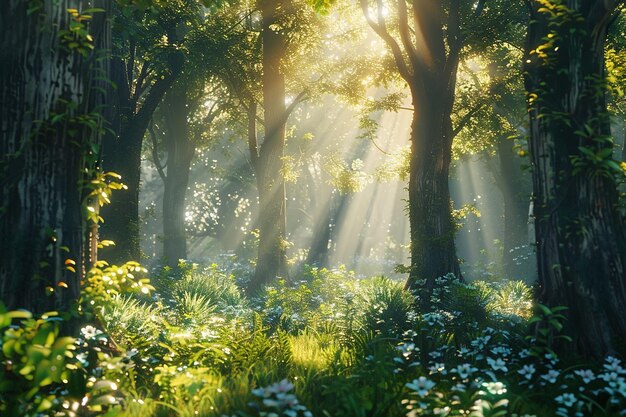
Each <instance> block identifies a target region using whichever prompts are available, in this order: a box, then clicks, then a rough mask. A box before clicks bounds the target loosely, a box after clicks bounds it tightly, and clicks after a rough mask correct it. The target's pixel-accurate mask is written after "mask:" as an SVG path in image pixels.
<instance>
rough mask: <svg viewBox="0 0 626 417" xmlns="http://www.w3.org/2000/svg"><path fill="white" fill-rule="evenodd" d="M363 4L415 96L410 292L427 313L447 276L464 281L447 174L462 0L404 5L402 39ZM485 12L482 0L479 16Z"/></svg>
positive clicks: (364, 1)
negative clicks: (432, 296) (438, 281)
mask: <svg viewBox="0 0 626 417" xmlns="http://www.w3.org/2000/svg"><path fill="white" fill-rule="evenodd" d="M360 3H361V8H362V10H363V13H364V15H365V18H366V20H367V22H368V24H369V25H370V27H371V28H372V29H373V30H374V31H375V32H376V33H377V34H378V36H380V37H381V39H383V40H384V41H385V43H386V44H387V45H388V47H389V48H390V49H391V52H392V53H393V57H394V61H395V63H396V66H397V68H398V72H399V74H400V76H401V77H402V78H403V79H404V80H405V81H406V83H407V85H408V86H409V88H410V90H411V99H412V103H413V120H412V123H411V159H410V168H409V169H410V174H409V223H410V228H411V269H410V273H409V278H408V280H407V283H406V287H407V288H408V289H412V290H419V291H421V293H422V297H421V300H422V304H423V305H422V307H423V308H428V300H429V299H430V295H429V294H430V292H431V291H432V289H433V288H434V286H435V281H436V279H437V278H438V277H441V276H443V275H446V274H448V273H452V274H455V275H457V276H459V277H460V269H459V262H458V259H457V257H456V248H455V244H454V235H455V224H454V221H453V219H452V213H451V202H450V189H449V185H448V174H449V171H450V161H451V149H452V140H453V139H454V136H455V135H456V133H458V132H457V131H456V130H455V129H453V128H452V121H451V115H452V108H453V105H454V100H455V94H456V75H457V71H458V66H459V54H460V52H461V49H462V48H463V46H464V41H465V35H464V34H463V33H462V31H461V15H460V13H461V9H460V7H461V2H458V1H455V2H450V4H449V5H448V6H447V7H446V5H445V4H444V3H443V2H440V1H438V0H420V1H418V0H413V1H412V2H409V4H410V5H411V7H410V10H409V7H407V2H406V1H404V0H398V1H397V3H396V4H395V8H396V9H397V22H396V23H397V27H398V31H399V38H400V40H399V41H398V40H396V39H395V38H394V37H393V35H392V34H391V33H390V32H389V30H388V25H387V22H386V19H388V18H387V17H386V16H385V13H384V9H383V7H382V6H381V4H382V3H380V2H376V3H375V6H374V7H373V8H372V7H370V2H369V1H368V0H360ZM373 10H375V12H373ZM482 10H483V7H482V2H480V7H477V8H476V10H474V14H475V17H478V16H479V15H480V14H481V13H482ZM409 15H412V16H411V17H412V19H409ZM411 21H412V23H411ZM411 24H413V27H411ZM416 33H419V36H416V35H414V34H416Z"/></svg>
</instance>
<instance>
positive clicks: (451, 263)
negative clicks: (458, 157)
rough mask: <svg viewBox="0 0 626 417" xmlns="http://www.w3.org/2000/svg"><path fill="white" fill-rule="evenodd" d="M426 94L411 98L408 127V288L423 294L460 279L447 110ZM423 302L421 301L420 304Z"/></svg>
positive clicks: (436, 93) (435, 95) (434, 94)
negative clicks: (442, 281)
mask: <svg viewBox="0 0 626 417" xmlns="http://www.w3.org/2000/svg"><path fill="white" fill-rule="evenodd" d="M444 85H445V84H444ZM444 91H445V90H444ZM426 92H427V93H426V94H424V93H420V92H415V91H414V93H413V106H414V108H415V109H416V111H415V112H414V113H413V121H412V125H411V128H412V130H411V159H410V174H409V223H410V228H411V271H410V275H409V280H408V281H407V287H409V288H412V289H418V288H419V289H424V290H426V294H429V293H430V292H431V291H432V289H433V288H434V285H435V279H436V278H438V277H441V276H444V275H446V274H448V273H452V274H455V275H456V276H460V270H459V262H458V259H457V256H456V248H455V243H454V237H455V233H456V226H455V223H454V220H453V218H452V214H451V201H450V189H449V185H448V177H449V172H450V162H451V159H452V122H451V119H450V114H451V107H449V106H446V105H445V103H443V102H442V100H441V99H440V98H438V96H439V95H440V92H439V91H428V90H427V91H426ZM417 109H419V110H417ZM420 281H422V283H421V284H420ZM427 299H428V296H427V295H425V296H424V297H423V300H422V301H424V302H426V301H427Z"/></svg>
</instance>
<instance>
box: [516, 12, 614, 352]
mask: <svg viewBox="0 0 626 417" xmlns="http://www.w3.org/2000/svg"><path fill="white" fill-rule="evenodd" d="M616 3H617V2H606V1H600V0H576V1H575V0H564V1H562V2H559V4H562V5H563V6H566V7H567V9H566V10H563V9H561V10H559V11H558V13H557V14H556V15H550V14H549V13H546V12H543V11H542V10H545V9H542V7H543V5H541V4H540V3H539V2H537V1H530V0H529V2H528V4H529V8H530V11H531V21H530V26H529V31H528V37H527V46H526V48H527V49H526V52H527V53H526V57H525V62H526V65H525V66H526V68H525V69H526V80H525V81H526V88H527V91H528V92H529V109H530V127H531V131H530V151H531V156H532V164H533V186H534V198H535V203H534V207H535V219H536V221H535V227H536V238H537V258H538V259H537V260H538V267H539V280H540V284H541V292H540V294H539V299H540V301H541V302H542V303H544V304H547V305H550V306H559V305H564V306H567V307H568V310H567V312H566V315H567V318H568V321H567V323H566V326H565V329H564V331H565V333H567V334H569V335H570V336H573V340H574V343H573V344H574V348H575V351H574V352H575V353H578V354H580V355H584V356H586V357H587V356H592V357H595V358H601V357H602V356H604V355H606V354H607V353H615V352H617V351H620V350H621V351H622V353H623V351H624V347H625V346H626V345H625V343H626V336H625V335H626V314H624V311H626V232H625V229H624V222H623V219H622V218H621V217H620V214H619V212H618V210H617V200H618V193H617V189H616V182H615V181H614V179H613V178H612V177H613V174H612V173H611V168H610V164H609V163H608V161H610V160H611V158H612V147H613V142H612V140H610V139H609V134H610V126H609V115H608V113H607V110H606V102H605V92H604V87H602V85H603V84H602V83H601V82H600V81H601V80H603V79H604V45H605V37H606V31H607V27H608V24H609V22H610V20H611V18H612V15H613V13H614V12H615V7H616V6H615V5H616ZM540 45H543V46H544V47H542V48H539V46H540ZM590 154H594V155H595V157H599V158H600V162H598V161H597V160H595V159H593V158H591V157H590ZM603 155H604V156H603ZM594 161H595V162H594ZM561 348H562V350H565V349H566V347H563V346H561ZM567 349H569V350H568V351H569V352H571V346H569V347H567Z"/></svg>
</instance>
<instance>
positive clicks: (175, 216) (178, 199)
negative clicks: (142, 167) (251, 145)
mask: <svg viewBox="0 0 626 417" xmlns="http://www.w3.org/2000/svg"><path fill="white" fill-rule="evenodd" d="M164 104H165V121H166V127H167V129H166V130H167V132H166V134H165V147H166V150H167V175H166V177H165V179H164V181H165V189H164V193H163V257H164V258H165V262H166V264H167V265H169V266H171V267H177V266H178V261H179V260H180V259H187V234H186V232H185V196H186V194H187V187H188V185H189V170H190V169H191V160H192V159H193V156H194V153H195V146H194V144H193V142H192V140H191V138H190V134H189V126H188V122H187V120H188V116H189V106H188V99H187V87H186V86H183V85H180V86H178V87H175V88H173V89H172V90H170V91H169V92H168V93H167V95H166V97H165V102H164Z"/></svg>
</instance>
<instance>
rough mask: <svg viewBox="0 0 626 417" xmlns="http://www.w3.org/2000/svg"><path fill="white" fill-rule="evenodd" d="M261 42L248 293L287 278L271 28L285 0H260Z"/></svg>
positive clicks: (278, 38)
mask: <svg viewBox="0 0 626 417" xmlns="http://www.w3.org/2000/svg"><path fill="white" fill-rule="evenodd" d="M260 6H261V13H262V17H263V23H262V33H261V37H262V43H263V76H262V82H263V113H264V121H265V137H264V139H263V144H262V145H261V147H260V149H259V154H258V160H257V182H258V187H259V203H260V210H259V254H258V258H257V264H256V271H255V274H254V278H253V280H252V282H251V283H250V288H249V292H250V293H255V292H258V291H259V290H260V289H261V288H262V287H263V285H265V284H266V283H268V282H270V281H271V280H273V279H274V278H275V277H276V276H282V277H285V278H286V277H287V252H286V245H285V243H286V242H285V238H286V201H285V200H286V195H285V181H284V179H283V173H282V168H283V156H284V149H285V123H286V115H287V108H286V106H285V75H284V74H283V72H282V68H281V65H282V60H283V58H284V54H285V48H286V40H285V35H284V34H283V33H281V32H280V31H278V30H276V29H275V28H274V25H275V23H276V21H277V15H278V13H285V6H286V5H285V2H284V1H282V0H267V1H263V2H260Z"/></svg>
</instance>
